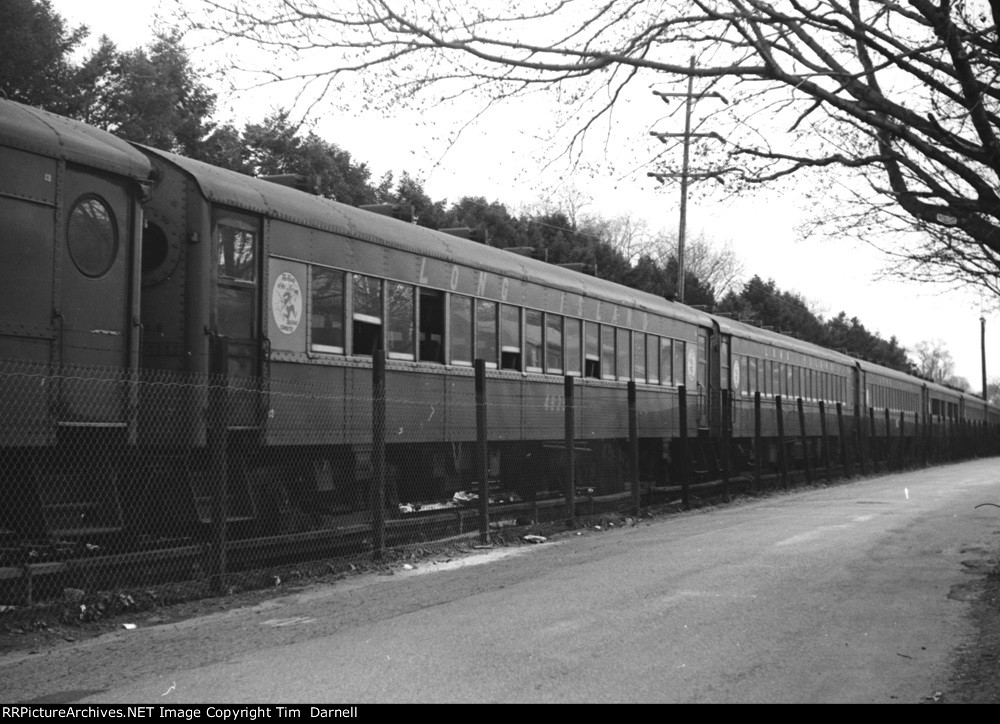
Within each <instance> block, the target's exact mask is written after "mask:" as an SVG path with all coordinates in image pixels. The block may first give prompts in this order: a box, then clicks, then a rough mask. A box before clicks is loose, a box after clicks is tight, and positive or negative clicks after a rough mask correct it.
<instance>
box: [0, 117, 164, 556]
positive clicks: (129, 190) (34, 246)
mask: <svg viewBox="0 0 1000 724" xmlns="http://www.w3.org/2000/svg"><path fill="white" fill-rule="evenodd" d="M150 168H151V166H150V163H149V161H148V160H147V159H146V157H145V156H144V155H143V154H142V153H140V152H139V151H138V150H136V149H135V148H133V147H132V146H130V145H129V144H127V143H125V142H123V141H121V140H119V139H118V138H116V137H115V136H113V135H111V134H109V133H105V132H103V131H99V130H97V129H95V128H92V127H90V126H87V125H85V124H83V123H79V122H76V121H72V120H69V119H66V118H62V117H60V116H56V115H53V114H51V113H46V112H44V111H41V110H38V109H35V108H30V107H27V106H23V105H20V104H17V103H11V102H8V101H0V220H2V223H0V289H3V293H4V297H5V299H4V303H3V304H2V305H0V360H3V362H2V364H3V365H4V370H3V371H4V374H3V375H2V377H0V380H2V381H0V399H3V401H4V406H3V408H4V409H3V410H2V411H0V470H2V471H3V472H2V475H3V495H4V504H3V505H2V506H0V528H3V529H6V530H9V531H15V532H16V533H17V535H19V536H22V537H25V536H29V537H30V536H39V535H44V534H46V533H51V534H54V535H72V534H74V533H77V532H81V531H93V530H111V529H118V528H120V527H121V525H122V516H121V504H120V499H119V497H118V486H119V485H121V486H122V487H123V488H127V482H125V481H121V480H119V479H118V477H117V472H116V470H115V468H114V466H113V465H112V464H110V463H109V462H108V459H107V457H105V458H104V459H103V460H99V459H97V458H96V457H95V456H94V455H93V453H94V451H96V450H100V449H111V450H119V451H120V450H123V449H124V448H125V446H127V445H129V444H131V443H132V442H133V440H134V432H135V426H134V413H135V398H134V392H135V388H134V384H133V377H132V373H134V372H135V371H136V370H137V366H138V350H139V333H138V332H139V329H138V327H137V325H138V314H139V287H138V284H137V283H136V280H137V271H138V264H139V254H138V253H137V246H136V244H135V240H136V239H138V237H139V233H140V232H139V230H140V228H141V224H142V208H141V205H140V204H141V201H142V199H143V196H144V194H145V189H146V187H147V185H148V177H149V172H150ZM65 370H75V372H74V373H73V374H63V373H62V372H63V371H65ZM57 371H58V372H59V374H55V373H56V372H57ZM125 492H127V490H126V491H125Z"/></svg>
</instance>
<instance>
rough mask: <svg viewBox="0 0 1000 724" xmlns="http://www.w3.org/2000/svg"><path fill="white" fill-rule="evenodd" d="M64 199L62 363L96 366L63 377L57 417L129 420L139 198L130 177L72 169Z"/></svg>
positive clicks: (59, 292) (59, 286) (60, 236)
mask: <svg viewBox="0 0 1000 724" xmlns="http://www.w3.org/2000/svg"><path fill="white" fill-rule="evenodd" d="M63 199H64V206H63V214H62V215H61V216H60V217H59V218H60V219H61V223H60V224H57V229H56V236H57V242H56V243H57V248H58V249H59V259H58V261H57V263H56V295H55V300H54V305H53V306H54V308H53V317H54V322H55V325H56V330H57V334H59V340H58V341H57V350H56V355H57V359H56V363H57V364H61V365H62V366H65V367H85V368H88V369H89V370H91V371H88V372H87V373H86V374H83V375H74V376H71V377H72V379H67V380H64V381H63V383H62V384H61V386H60V390H59V394H58V396H57V402H56V418H57V420H58V421H59V422H61V423H63V424H73V423H79V424H88V425H90V424H124V423H125V419H126V417H125V407H126V403H127V396H126V395H125V391H124V388H123V387H122V384H121V381H122V370H123V369H127V368H128V366H129V360H130V355H129V345H130V337H131V326H130V324H129V322H130V320H131V319H132V314H133V312H134V310H133V309H132V306H133V304H132V293H133V288H132V280H131V279H130V274H129V271H130V269H131V268H132V255H133V254H134V250H135V243H134V242H135V239H134V233H135V227H136V223H135V217H136V212H135V211H134V204H135V201H134V198H133V194H132V193H131V192H130V190H129V188H128V184H127V182H124V181H121V180H118V179H114V178H112V177H110V176H104V175H98V174H95V173H93V172H90V171H87V170H81V169H77V168H74V167H72V166H67V169H66V174H65V193H64V194H63ZM60 227H61V228H60Z"/></svg>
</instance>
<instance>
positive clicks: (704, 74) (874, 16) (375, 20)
mask: <svg viewBox="0 0 1000 724" xmlns="http://www.w3.org/2000/svg"><path fill="white" fill-rule="evenodd" d="M495 7H496V5H495V4H494V3H488V2H485V0H484V1H483V2H481V3H477V2H475V0H470V1H469V2H458V0H433V1H432V2H415V1H413V0H354V2H346V1H345V2H341V1H339V0H338V1H337V2H334V1H333V0H201V11H196V12H194V13H192V14H191V15H190V16H189V19H190V21H191V27H192V29H194V30H197V31H199V32H202V33H204V32H208V33H209V37H211V38H212V39H215V40H218V39H222V40H223V41H225V42H231V43H234V44H235V45H236V47H245V45H246V44H247V43H251V44H253V46H254V47H256V48H258V49H262V50H264V51H267V52H268V53H270V54H271V55H270V58H269V60H268V63H267V64H266V66H265V68H262V69H260V70H262V71H264V72H265V73H266V75H265V76H263V77H266V78H267V79H269V80H270V81H272V82H295V83H299V84H301V85H302V87H303V90H302V93H303V98H306V97H309V98H311V99H312V102H317V101H318V99H320V98H323V97H325V98H334V97H336V96H337V95H338V94H340V93H343V92H346V91H347V89H348V88H353V89H354V90H353V91H352V92H353V93H354V94H357V92H358V91H357V88H360V92H361V96H362V97H363V99H364V100H365V102H367V103H370V104H372V105H374V106H381V107H383V108H385V109H391V108H393V107H396V106H398V105H401V104H407V103H412V104H428V103H440V102H442V100H446V99H459V98H476V99H478V100H479V101H480V102H481V104H482V106H483V107H486V106H489V105H490V104H493V103H497V102H500V101H502V100H506V99H513V98H518V97H521V96H524V95H527V94H530V93H534V92H536V91H539V90H550V91H552V92H553V95H554V97H555V98H557V99H558V100H559V101H560V103H561V104H562V108H563V109H564V112H565V115H564V117H562V118H558V119H555V120H554V122H553V126H552V127H553V128H554V129H564V130H566V131H567V132H568V134H569V140H568V143H567V144H566V146H565V147H564V150H563V154H565V155H568V156H569V157H570V158H579V156H580V154H582V153H583V148H584V144H585V140H586V138H587V136H588V135H590V134H591V133H594V132H595V131H596V130H597V129H598V128H599V127H600V128H608V127H609V124H610V120H609V119H610V118H611V114H612V113H613V112H614V110H615V108H616V107H617V106H618V105H620V104H621V103H623V99H624V98H625V96H626V94H627V93H628V92H629V91H630V89H631V88H632V87H633V86H635V85H636V84H637V82H638V81H640V80H649V81H656V82H663V81H664V80H667V81H678V82H679V81H683V80H686V78H687V77H688V76H689V75H691V76H694V77H695V78H696V79H701V80H702V81H703V82H707V83H711V84H712V88H713V89H715V90H717V91H719V92H722V93H724V94H725V95H726V97H727V98H731V99H732V102H731V103H730V104H729V105H728V106H727V107H726V108H725V109H724V110H719V111H713V112H712V124H713V126H712V127H713V129H714V130H716V131H718V132H719V133H720V134H721V135H723V136H724V137H725V138H726V140H727V143H726V144H725V146H724V147H723V148H721V149H703V150H704V154H705V156H706V158H707V159H708V160H710V161H715V162H717V163H716V164H714V167H716V168H729V167H732V166H734V165H736V162H738V165H739V167H740V173H739V174H726V184H727V187H728V188H729V189H730V192H731V193H739V192H740V191H741V190H743V189H746V188H748V187H752V186H759V185H761V184H769V183H774V182H780V181H781V180H782V179H787V178H789V177H791V176H801V175H803V174H807V175H808V179H809V181H808V182H809V183H814V184H816V185H817V188H819V187H822V188H825V189H830V190H832V191H834V192H835V193H837V194H838V201H837V204H836V205H835V208H836V211H835V212H832V213H828V214H827V215H826V216H825V217H821V218H819V219H818V220H817V221H821V222H824V226H825V227H826V228H827V230H828V232H829V231H832V232H835V233H852V234H854V235H856V236H858V237H860V238H863V239H865V240H866V241H869V242H870V243H875V244H877V245H879V246H880V247H883V246H884V247H885V248H886V249H887V250H889V251H891V252H892V254H893V258H894V259H896V260H899V261H900V262H901V264H902V267H901V270H902V269H903V268H905V269H907V270H908V271H906V272H904V273H912V274H915V275H918V276H922V275H930V276H934V277H941V278H947V279H951V280H953V281H956V282H959V281H960V282H964V283H972V284H977V285H980V286H981V287H983V288H985V289H988V290H990V291H991V293H996V291H997V281H996V280H997V277H998V274H1000V195H998V187H1000V34H998V29H997V18H998V17H1000V2H997V1H995V0H994V1H989V2H988V0H954V1H952V2H948V1H944V2H935V1H934V0H906V1H904V0H778V1H776V2H775V1H772V0H674V1H671V0H525V2H520V3H512V4H511V5H510V7H509V9H506V10H504V11H500V12H498V11H496V10H495V9H489V8H495ZM692 49H693V51H694V55H695V56H696V58H697V62H696V64H695V67H694V68H693V69H690V68H689V67H688V63H687V58H688V56H689V55H690V54H691V52H692ZM233 57H236V58H239V57H240V54H239V53H233ZM241 67H243V68H244V69H247V70H249V69H250V68H249V67H248V66H246V65H245V64H243V65H242V66H241ZM351 84H354V85H353V86H352V85H351ZM616 118H617V116H616ZM619 122H620V121H619ZM602 124H603V125H602ZM779 129H787V130H779ZM638 135H639V134H637V136H638ZM605 143H606V144H607V143H608V141H607V140H606V141H605ZM608 150H609V151H610V150H611V149H608ZM651 155H652V154H651ZM841 200H846V203H845V204H841V203H840V202H841ZM848 214H852V215H853V216H851V217H850V219H849V218H848ZM890 234H891V235H895V238H896V239H897V243H895V244H889V243H888V242H889V240H890V239H889V236H888V235H890Z"/></svg>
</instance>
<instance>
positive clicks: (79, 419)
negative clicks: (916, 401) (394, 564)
mask: <svg viewBox="0 0 1000 724" xmlns="http://www.w3.org/2000/svg"><path fill="white" fill-rule="evenodd" d="M221 352H222V354H221V359H222V360H223V361H224V360H225V354H224V353H225V349H224V348H223V349H222V350H221ZM227 368H228V366H227V365H225V364H221V365H220V366H219V369H220V372H219V373H218V374H215V375H211V376H204V375H202V376H193V375H190V374H186V373H183V372H176V371H170V370H144V371H143V372H142V373H141V374H139V373H130V372H122V371H120V370H108V369H90V368H55V367H52V366H50V365H47V364H42V363H38V364H28V363H24V362H19V363H10V362H3V361H0V465H2V468H0V469H2V471H3V483H2V489H0V495H2V496H3V505H2V506H0V605H2V606H5V607H9V606H24V605H27V604H30V603H32V602H36V601H40V600H45V599H47V598H52V597H60V596H62V595H64V591H66V590H73V591H85V590H94V589H102V590H108V591H121V592H123V593H122V595H131V594H126V593H125V592H133V591H135V590H136V587H146V589H148V587H149V586H156V585H159V584H162V583H164V582H166V581H177V580H200V581H204V582H205V583H206V585H208V586H210V587H211V588H212V589H214V590H216V591H225V590H227V587H228V586H229V584H230V582H231V581H232V580H233V576H236V575H242V576H246V575H250V574H252V573H253V572H255V571H262V570H266V569H268V568H270V567H273V566H276V565H282V564H288V563H290V562H295V561H304V560H316V559H330V558H336V557H344V556H347V557H358V556H369V557H378V556H379V555H383V554H384V553H385V551H386V550H387V549H390V548H391V547H393V546H398V545H400V544H405V543H411V542H414V541H428V540H436V539H442V538H445V537H448V536H453V535H456V534H470V533H471V534H478V538H479V540H480V541H482V542H487V541H489V540H490V536H491V534H492V533H493V532H495V531H497V530H498V529H500V528H502V527H504V526H506V525H523V524H525V523H536V522H544V521H557V520H558V521H562V520H565V521H568V522H569V523H570V524H571V525H574V524H575V523H576V521H577V518H578V517H580V516H585V515H588V514H592V513H601V512H604V513H609V512H618V513H624V514H629V515H635V514H638V513H639V512H640V511H641V509H642V508H643V507H645V506H649V505H656V504H663V503H677V504H684V505H687V504H690V502H691V500H692V497H694V496H695V495H707V494H720V493H721V494H725V495H729V494H730V493H732V492H734V491H738V490H759V489H761V488H762V487H767V486H777V485H781V486H788V485H790V484H792V483H794V482H798V481H812V480H821V479H830V478H832V477H835V476H844V475H846V476H849V475H851V474H852V473H853V472H858V471H860V472H862V473H870V472H881V471H886V470H892V469H899V468H902V467H905V466H910V465H923V464H926V463H928V462H938V461H946V460H954V459H957V458H958V457H965V456H971V455H993V454H997V453H998V452H1000V449H998V437H1000V435H998V430H996V429H995V428H989V427H988V426H987V425H986V424H985V423H968V422H958V421H942V420H937V419H921V418H920V416H919V415H912V414H911V415H910V416H909V417H907V415H905V414H902V413H899V414H898V415H897V414H890V411H888V410H886V411H882V413H881V414H878V411H875V410H873V409H868V410H867V411H866V412H867V414H851V413H848V412H847V411H846V410H845V409H844V408H843V406H842V405H840V404H837V405H836V407H835V409H826V408H824V406H823V405H822V403H820V404H819V405H818V406H816V407H809V406H804V405H803V402H802V400H792V401H788V400H782V399H781V398H780V397H778V398H772V399H769V400H768V399H762V398H761V396H760V395H759V394H757V395H756V397H754V398H746V397H741V398H736V399H730V397H729V395H728V391H723V393H722V394H721V395H720V398H719V401H718V404H719V406H720V407H719V409H720V410H721V411H722V412H723V414H722V419H723V420H724V421H725V422H724V423H723V424H721V425H720V426H718V428H717V429H715V430H709V429H698V428H697V427H696V425H697V423H696V417H700V416H696V415H694V414H692V413H691V412H690V409H691V408H692V407H693V406H694V405H698V406H699V408H698V409H703V407H704V406H705V405H706V404H709V402H707V401H706V400H705V399H704V398H689V396H688V395H687V394H686V390H685V388H684V387H679V388H676V389H669V390H668V391H666V392H664V391H663V388H657V389H644V387H643V386H642V385H636V384H635V383H631V382H630V383H627V384H626V383H621V384H619V383H609V382H604V381H591V380H583V379H579V378H572V377H568V378H566V379H565V380H561V381H560V382H561V384H553V382H552V379H551V378H547V379H543V378H541V377H540V376H539V378H538V379H537V380H535V379H531V378H530V376H526V375H520V374H516V375H514V374H511V373H505V372H503V371H496V370H487V369H486V368H485V366H484V365H483V364H481V363H477V364H476V365H475V367H474V368H472V369H468V368H466V369H459V370H449V371H448V373H447V374H418V373H417V372H415V371H413V370H412V369H409V368H406V367H405V366H400V365H395V366H393V365H392V364H391V362H390V364H388V365H387V363H386V361H385V359H384V356H383V355H382V354H381V353H377V354H376V355H375V356H374V357H373V360H372V364H371V365H370V366H357V365H355V366H353V367H351V368H345V369H330V370H325V372H327V373H328V374H326V375H325V376H321V375H314V376H313V377H312V378H303V376H302V375H298V376H297V377H293V376H292V375H287V374H285V375H282V374H279V373H277V372H276V371H275V370H274V369H272V370H271V376H270V377H268V378H238V377H231V376H229V375H228V374H226V369H227ZM331 380H332V381H331ZM817 407H818V409H817ZM146 589H144V590H146Z"/></svg>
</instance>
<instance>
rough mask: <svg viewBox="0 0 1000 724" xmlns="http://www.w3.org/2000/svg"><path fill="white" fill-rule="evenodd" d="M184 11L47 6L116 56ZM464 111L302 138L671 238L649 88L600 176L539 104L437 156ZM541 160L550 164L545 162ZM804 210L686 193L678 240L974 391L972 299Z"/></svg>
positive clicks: (975, 298)
mask: <svg viewBox="0 0 1000 724" xmlns="http://www.w3.org/2000/svg"><path fill="white" fill-rule="evenodd" d="M183 2H185V0H156V1H154V2H150V1H149V0H147V1H146V2H141V1H139V0H90V1H89V2H80V0H51V4H52V7H53V8H54V9H55V11H56V12H58V13H59V14H60V15H62V16H63V17H64V18H66V19H67V20H69V21H70V22H71V23H72V24H74V25H76V24H87V25H89V26H90V29H91V33H92V40H93V39H96V37H97V36H99V35H101V34H107V35H109V36H110V37H111V38H112V40H114V41H115V42H116V43H117V44H118V45H119V47H120V48H122V49H127V48H132V47H135V46H136V45H144V44H146V43H148V42H149V40H150V38H151V24H152V20H153V17H154V13H155V11H156V9H157V7H159V6H160V5H163V6H165V7H169V6H175V5H176V4H178V3H183ZM193 57H194V60H195V62H196V64H198V63H199V62H202V63H210V62H212V60H213V59H212V58H211V57H210V56H208V55H204V56H202V55H199V54H198V52H196V53H195V54H194V56H193ZM651 90H652V88H650V91H651ZM281 98H282V96H281V94H280V93H276V92H275V91H274V90H273V89H272V90H269V91H266V92H264V93H257V94H242V95H240V96H237V97H230V96H228V95H225V96H223V95H220V103H219V113H218V115H219V120H222V121H230V122H233V123H235V125H237V126H242V125H243V123H245V122H247V121H259V120H261V119H262V118H263V117H264V116H265V115H267V113H268V112H269V111H270V110H271V109H272V108H274V107H276V105H280V104H281ZM703 102H707V101H703ZM472 112H473V110H471V109H468V108H462V107H460V106H450V107H444V108H436V109H433V110H430V111H427V112H424V113H421V114H420V115H419V116H412V115H406V114H402V113H397V114H394V115H393V117H391V118H387V117H382V116H371V115H363V114H359V113H357V111H354V112H343V111H338V112H333V111H329V112H321V113H320V114H319V118H318V120H317V122H316V126H315V131H316V132H317V133H318V134H319V135H321V136H322V137H324V138H325V139H326V140H328V141H330V142H333V143H336V144H337V145H339V146H340V147H341V148H343V149H345V150H347V151H349V152H350V153H351V155H352V156H353V157H354V159H355V161H357V162H365V163H367V164H368V166H369V168H371V169H372V172H373V174H372V175H373V177H374V178H375V179H378V177H379V176H381V175H382V173H384V172H385V171H390V170H391V171H394V172H396V173H397V175H398V173H399V172H402V171H404V170H405V171H408V172H409V173H410V174H411V175H413V176H416V177H418V178H421V179H423V180H424V182H425V188H426V190H427V192H428V193H429V194H430V196H431V197H432V198H434V199H441V198H446V199H448V200H450V201H457V200H458V199H459V198H461V197H462V196H485V197H486V198H487V199H488V200H490V201H494V200H495V201H501V202H503V203H506V204H507V205H508V206H509V207H511V208H512V209H514V210H517V209H518V208H519V207H520V205H522V204H529V203H536V202H538V201H540V200H541V199H543V198H546V197H548V198H551V199H552V200H554V201H558V199H559V198H560V196H561V195H564V194H566V193H567V192H568V189H570V188H573V189H576V191H577V192H578V193H579V194H582V195H583V196H584V197H589V198H590V199H592V202H591V204H590V205H589V206H587V207H585V208H584V209H583V210H584V211H585V212H594V213H601V214H603V215H607V216H613V215H617V214H619V213H623V212H629V213H632V214H633V215H634V216H637V217H639V218H643V219H645V220H646V221H647V222H648V223H649V224H650V226H652V227H653V228H665V229H668V230H671V231H675V230H676V228H677V222H678V205H679V194H680V190H679V187H678V185H668V186H660V185H659V184H658V183H657V182H656V181H655V180H653V179H651V178H648V177H647V176H646V172H647V171H648V170H651V169H650V168H649V167H648V166H645V165H643V164H642V162H641V161H642V159H644V158H646V157H651V156H652V155H653V154H655V153H657V152H658V151H659V148H657V147H658V146H659V142H658V141H656V140H655V139H652V138H650V137H649V135H648V132H649V130H651V129H655V130H658V131H679V130H682V129H683V126H682V124H683V120H682V118H680V117H675V118H668V117H666V114H667V113H668V112H669V109H668V108H666V107H664V106H663V105H662V104H661V103H660V102H659V101H658V100H656V99H654V98H653V96H652V93H651V92H650V94H649V103H636V104H634V106H633V107H630V108H629V109H628V110H627V112H621V113H618V114H617V116H616V121H615V131H616V133H617V135H616V137H615V138H614V139H613V140H612V148H611V149H610V151H611V153H612V154H613V155H615V157H616V158H617V159H618V160H619V161H620V162H619V163H616V164H615V169H614V171H613V172H611V171H609V170H608V166H609V164H608V163H607V162H606V160H607V155H608V154H607V152H606V151H605V149H604V148H603V147H602V146H603V143H601V140H602V139H591V141H590V144H591V146H592V147H593V148H592V154H593V155H592V156H588V157H585V160H586V159H587V158H591V159H593V165H592V166H591V167H590V168H592V169H594V170H586V169H581V168H577V169H576V170H572V169H570V168H568V166H567V163H566V162H565V161H560V160H553V159H554V157H555V155H556V154H555V153H554V152H553V150H554V149H553V148H551V147H546V146H545V144H544V143H542V142H540V141H539V138H538V136H539V132H538V129H539V128H544V126H545V120H546V114H545V110H544V105H538V106H530V107H529V106H525V105H523V104H522V105H520V106H514V107H507V108H497V109H494V110H491V111H490V112H489V113H488V114H486V115H485V116H484V117H483V118H481V119H480V120H479V121H477V122H476V123H474V124H473V125H471V126H470V127H468V128H466V129H465V130H464V131H463V133H462V135H461V137H460V139H459V141H458V143H457V144H455V145H454V146H450V145H449V144H448V143H447V142H446V140H445V138H446V137H447V136H448V135H449V134H450V133H453V132H454V131H455V130H456V129H457V127H458V124H460V123H464V122H465V121H468V120H469V118H468V116H469V115H470V114H471V113H472ZM622 134H625V135H624V136H623V135H622ZM623 138H628V139H634V141H633V140H630V141H629V143H630V145H631V148H630V150H629V153H627V154H619V153H618V148H619V147H620V145H621V144H622V140H621V139H623ZM556 150H558V149H556ZM622 159H624V160H622ZM545 161H550V163H548V164H547V166H546V165H545V163H544V162H545ZM543 166H545V167H544V168H543ZM708 183H711V182H708ZM803 206H804V203H803V200H802V199H801V198H798V197H797V196H796V195H795V194H794V191H793V190H786V191H785V192H783V193H781V192H777V193H768V194H763V193H758V194H757V195H756V196H755V197H754V198H751V199H743V200H739V201H720V200H713V199H699V198H695V197H694V196H692V197H690V200H689V204H688V227H687V228H688V237H689V238H691V237H693V236H697V235H698V234H699V233H701V232H704V233H705V234H706V235H707V236H708V237H709V238H711V239H715V240H717V241H720V242H724V241H731V242H732V245H733V248H734V250H735V251H736V253H737V254H738V255H739V257H740V258H741V259H742V260H743V263H744V265H745V267H746V271H747V275H748V276H750V275H753V274H758V275H760V276H761V277H763V278H765V279H767V278H773V279H774V280H775V282H776V283H777V284H778V286H779V287H780V288H781V289H783V290H788V291H795V292H798V293H799V294H801V295H803V296H804V297H806V298H807V299H808V300H809V301H810V302H811V303H813V304H814V305H815V306H816V307H817V308H818V309H819V310H821V311H823V312H824V314H825V316H827V317H829V316H833V315H836V314H837V313H839V312H840V311H845V312H847V314H848V316H849V317H851V316H857V317H858V318H859V319H860V320H861V322H862V323H863V324H864V325H865V326H866V327H868V329H870V330H872V331H876V332H878V333H879V334H881V335H882V336H883V337H885V338H888V337H890V336H891V335H895V336H896V337H897V338H898V339H899V340H900V342H901V344H903V345H904V346H906V347H909V348H912V347H913V346H914V345H916V344H917V343H918V342H920V341H922V340H933V339H941V340H943V341H944V343H945V345H946V346H947V348H948V349H949V351H950V352H951V354H952V356H953V357H954V359H955V364H956V369H955V373H956V374H957V375H959V376H962V377H965V378H967V379H968V380H969V382H970V383H971V384H972V390H973V391H974V392H978V391H979V390H980V388H981V384H980V380H981V365H980V322H979V319H980V317H981V316H982V311H981V299H980V297H979V295H978V293H968V292H966V293H962V292H955V291H947V290H944V289H943V288H940V287H934V286H919V285H915V284H912V283H906V282H902V281H886V280H880V279H877V277H878V272H879V270H880V269H881V268H882V267H883V266H884V260H883V259H881V258H880V256H879V254H878V253H877V252H875V251H874V250H872V249H870V248H868V247H867V246H864V245H856V244H854V243H852V242H843V241H831V240H824V241H801V240H800V239H799V237H798V235H797V233H796V226H797V225H798V224H799V223H801V222H803V221H805V220H807V219H808V216H807V215H806V213H807V212H804V211H803V210H802V209H803ZM986 325H987V329H986V332H987V358H988V359H987V365H988V374H989V377H990V378H993V377H998V376H1000V314H998V313H993V314H987V315H986Z"/></svg>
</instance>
